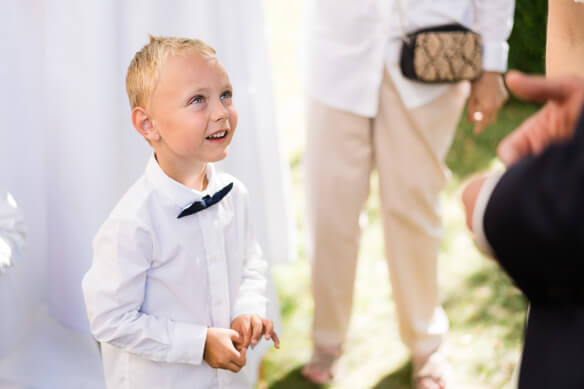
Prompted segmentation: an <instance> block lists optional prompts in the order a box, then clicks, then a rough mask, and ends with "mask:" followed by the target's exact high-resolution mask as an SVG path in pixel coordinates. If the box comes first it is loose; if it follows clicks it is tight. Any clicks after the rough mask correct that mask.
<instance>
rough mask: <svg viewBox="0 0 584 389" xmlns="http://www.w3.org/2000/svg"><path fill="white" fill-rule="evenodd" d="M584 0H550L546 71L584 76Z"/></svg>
mask: <svg viewBox="0 0 584 389" xmlns="http://www.w3.org/2000/svg"><path fill="white" fill-rule="evenodd" d="M583 21H584V3H577V2H575V1H574V0H549V1H548V25H547V42H546V75H547V76H548V77H554V76H558V75H567V74H572V75H578V76H580V77H584V22H583Z"/></svg>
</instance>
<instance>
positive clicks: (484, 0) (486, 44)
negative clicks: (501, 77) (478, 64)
mask: <svg viewBox="0 0 584 389" xmlns="http://www.w3.org/2000/svg"><path fill="white" fill-rule="evenodd" d="M473 2H474V9H475V15H476V16H475V19H476V25H477V28H478V31H479V33H480V34H481V37H482V40H483V69H484V70H486V71H493V72H500V73H503V72H505V71H506V70H507V59H508V56H509V44H508V43H507V39H509V35H510V34H511V29H512V28H513V12H514V10H515V1H514V0H473Z"/></svg>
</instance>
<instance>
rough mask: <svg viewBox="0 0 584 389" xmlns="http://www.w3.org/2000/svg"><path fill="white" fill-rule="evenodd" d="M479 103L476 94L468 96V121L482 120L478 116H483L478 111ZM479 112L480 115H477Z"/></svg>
mask: <svg viewBox="0 0 584 389" xmlns="http://www.w3.org/2000/svg"><path fill="white" fill-rule="evenodd" d="M477 109H478V105H477V99H476V97H475V96H474V95H472V94H471V95H470V97H469V98H468V104H467V106H466V121H467V123H472V122H474V121H477V119H478V120H480V118H479V117H478V116H479V115H480V116H482V113H480V112H477ZM477 114H478V115H477Z"/></svg>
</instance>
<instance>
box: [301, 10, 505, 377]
mask: <svg viewBox="0 0 584 389" xmlns="http://www.w3.org/2000/svg"><path fill="white" fill-rule="evenodd" d="M513 9H514V2H513V1H510V0H497V1H484V0H474V1H472V0H456V1H449V2H429V1H424V2H420V1H406V0H400V1H394V2H386V1H378V0H368V1H365V2H363V1H360V2H356V1H349V0H343V1H340V2H339V1H333V0H321V1H313V2H309V3H308V20H307V23H306V25H307V26H308V27H307V31H306V33H307V41H306V46H307V55H306V57H307V67H306V85H305V89H306V92H307V95H308V97H307V137H306V139H307V142H306V143H307V145H306V152H305V168H306V197H307V201H306V203H307V204H308V208H307V212H308V215H307V230H308V242H307V255H308V257H309V259H310V260H311V262H312V291H313V297H314V303H315V307H314V322H313V332H312V337H313V342H314V350H313V354H312V358H311V360H310V361H309V362H308V364H307V365H306V366H304V368H303V369H302V374H303V375H304V377H306V378H307V379H308V380H310V381H312V382H314V383H317V384H323V383H326V382H329V381H330V380H331V379H332V378H333V376H334V365H335V363H336V362H337V361H338V359H339V357H340V356H341V353H342V347H343V343H344V341H345V337H346V333H347V328H348V324H349V318H350V314H351V306H352V297H353V285H354V279H355V268H356V260H357V253H358V247H359V235H360V231H359V223H358V218H359V214H360V212H361V210H362V208H363V206H364V204H365V201H366V199H367V196H368V193H369V178H370V175H371V172H372V169H373V168H374V167H375V168H376V169H377V171H378V173H379V180H380V182H379V184H380V196H381V213H382V220H383V226H384V239H385V247H386V256H387V261H388V266H389V272H390V278H391V282H392V288H393V295H394V297H395V304H396V308H397V313H398V320H399V329H400V335H401V338H402V340H403V342H404V343H405V344H406V345H407V347H408V348H409V349H410V351H411V353H412V356H413V364H414V377H413V378H414V382H415V385H416V387H417V388H436V387H439V388H445V387H446V385H447V384H446V379H447V374H446V370H447V368H448V365H447V362H446V359H445V356H444V353H443V352H442V349H441V348H440V345H441V344H442V343H443V341H444V337H445V335H446V333H447V331H448V319H447V317H446V315H445V313H444V311H443V309H442V308H441V306H440V301H439V293H438V280H437V258H438V252H439V246H440V237H441V222H440V213H439V204H438V203H439V193H440V190H441V189H442V188H443V187H444V185H445V183H446V180H447V177H448V173H447V169H446V168H445V166H444V158H445V155H446V153H447V151H448V148H449V146H450V143H451V140H452V137H453V134H454V131H455V129H456V125H457V123H458V120H459V118H460V115H461V112H462V109H463V106H464V103H465V100H466V99H467V97H468V96H469V90H468V88H469V86H468V83H466V82H462V83H458V84H455V85H447V84H442V85H423V84H420V83H416V82H413V81H409V80H407V79H405V78H404V77H403V76H402V74H401V73H400V70H399V67H398V62H399V58H398V57H399V49H400V44H401V40H400V37H401V36H402V35H403V34H404V33H409V32H412V31H414V30H418V29H420V28H423V27H429V26H434V25H440V24H450V23H454V22H457V23H459V24H462V25H464V26H467V27H473V26H474V27H476V28H477V32H479V33H480V34H481V35H482V39H483V45H484V46H483V48H484V50H483V63H482V65H483V70H484V72H483V74H482V76H481V77H480V78H479V79H477V80H476V81H474V82H473V83H472V84H471V85H470V97H469V100H468V101H469V117H470V118H472V117H482V120H481V121H478V122H477V123H476V126H475V131H476V132H477V133H478V132H480V131H482V130H483V129H484V128H485V127H486V126H487V125H488V124H490V123H491V122H493V121H494V120H495V118H496V115H497V112H498V109H499V108H500V107H501V105H502V104H503V103H504V101H505V100H506V98H507V93H506V91H505V88H504V85H503V82H502V78H501V72H503V71H505V69H506V64H507V53H508V45H507V43H506V40H507V38H508V36H509V33H510V31H511V27H512V16H513ZM400 15H401V16H400ZM477 113H480V114H477Z"/></svg>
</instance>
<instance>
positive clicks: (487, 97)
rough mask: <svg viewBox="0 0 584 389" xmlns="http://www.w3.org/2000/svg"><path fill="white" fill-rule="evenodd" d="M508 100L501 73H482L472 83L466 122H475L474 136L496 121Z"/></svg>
mask: <svg viewBox="0 0 584 389" xmlns="http://www.w3.org/2000/svg"><path fill="white" fill-rule="evenodd" d="M508 98H509V94H508V93H507V90H506V89H505V84H504V83H503V77H502V76H501V73H497V72H483V74H482V76H481V77H480V78H479V79H478V80H476V81H473V82H472V84H471V89H470V97H469V99H468V107H467V111H468V113H467V121H468V122H469V123H472V122H475V127H474V133H475V134H477V135H478V134H480V133H481V132H482V131H483V130H484V129H485V128H486V127H487V126H488V125H489V124H491V123H493V122H494V121H495V120H497V113H498V112H499V109H500V108H501V107H502V106H503V104H504V103H505V101H507V99H508Z"/></svg>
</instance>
